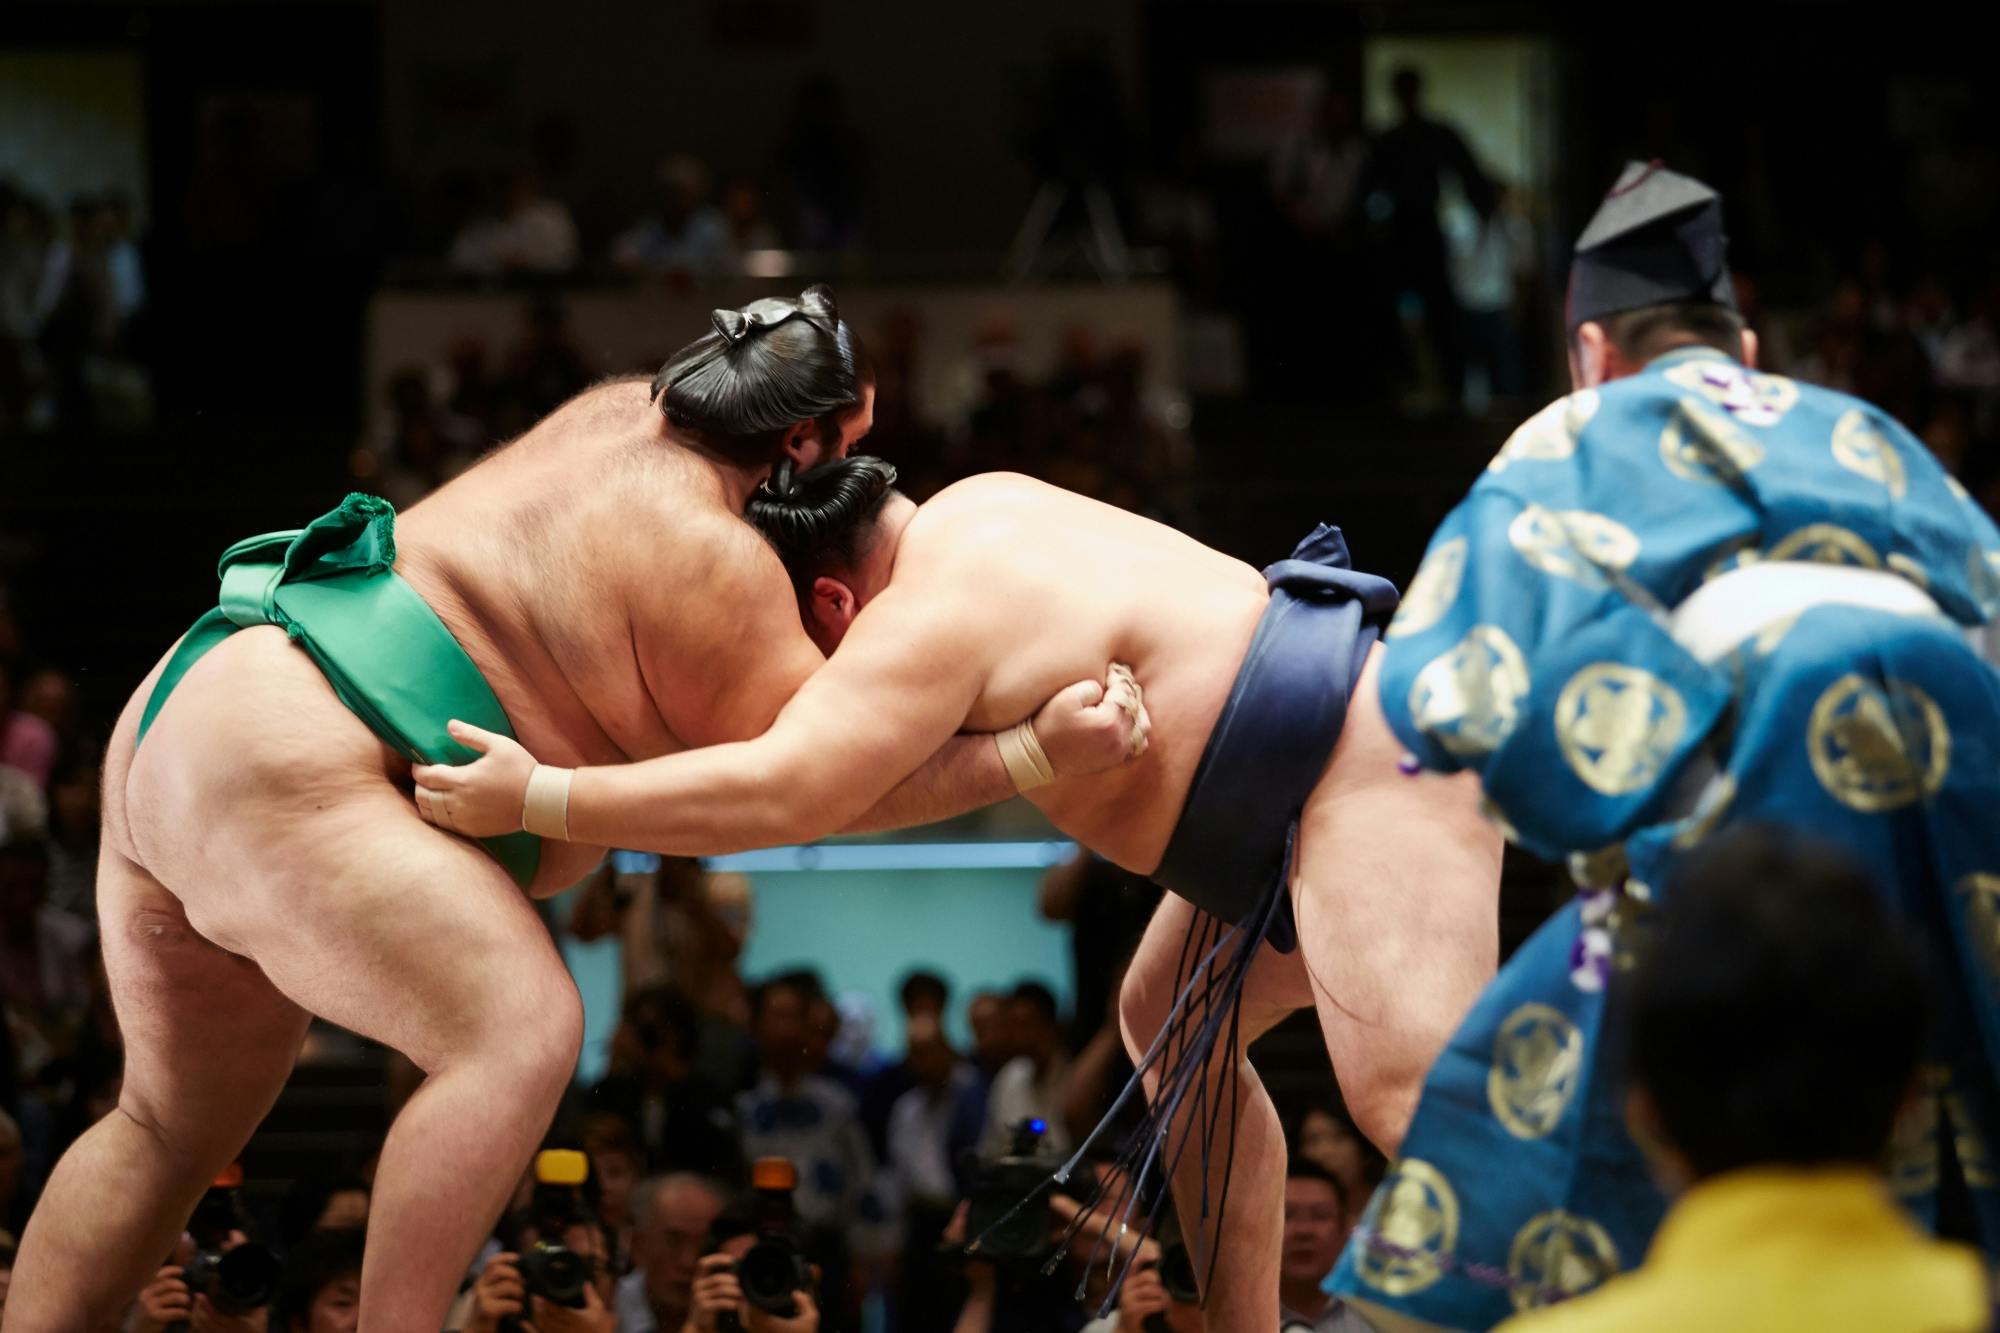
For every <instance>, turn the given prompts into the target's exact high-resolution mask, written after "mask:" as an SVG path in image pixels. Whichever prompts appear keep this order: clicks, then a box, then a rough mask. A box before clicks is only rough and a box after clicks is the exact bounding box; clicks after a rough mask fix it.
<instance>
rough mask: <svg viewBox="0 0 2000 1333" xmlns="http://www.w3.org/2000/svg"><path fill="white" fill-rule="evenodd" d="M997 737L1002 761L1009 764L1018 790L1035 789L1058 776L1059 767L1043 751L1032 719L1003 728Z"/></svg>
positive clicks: (1008, 770) (1011, 775)
mask: <svg viewBox="0 0 2000 1333" xmlns="http://www.w3.org/2000/svg"><path fill="white" fill-rule="evenodd" d="M993 739H994V741H995V742H997V743H998V744H999V746H1000V762H1001V763H1003V764H1005V765H1006V766H1007V776H1008V777H1010V778H1012V779H1014V790H1015V791H1032V790H1033V789H1034V788H1036V787H1046V786H1048V785H1049V784H1050V783H1051V782H1054V781H1055V780H1056V770H1055V768H1054V766H1053V765H1051V764H1050V763H1049V757H1048V755H1047V754H1045V753H1043V751H1042V743H1041V741H1040V740H1039V739H1037V738H1036V736H1035V724H1034V722H1033V721H1032V720H1030V721H1027V722H1023V723H1022V724H1021V725H1020V726H1018V727H1014V728H1012V729H1011V730H1008V731H1003V732H1000V733H998V734H997V735H995V736H994V738H993Z"/></svg>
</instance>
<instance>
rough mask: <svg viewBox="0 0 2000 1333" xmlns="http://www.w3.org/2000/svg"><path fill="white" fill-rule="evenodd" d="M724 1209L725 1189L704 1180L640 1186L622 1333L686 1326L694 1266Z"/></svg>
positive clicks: (684, 1176) (674, 1178) (658, 1179)
mask: <svg viewBox="0 0 2000 1333" xmlns="http://www.w3.org/2000/svg"><path fill="white" fill-rule="evenodd" d="M723 1204H724V1197H723V1187H722V1186H721V1185H720V1184H718V1183H717V1182H715V1181H713V1180H711V1179H709V1178H708V1177H706V1176H698V1175H693V1174H690V1173H686V1172H683V1173H679V1174H675V1175H670V1176H655V1177H653V1178H652V1179H650V1180H646V1181H642V1182H641V1183H640V1185H639V1188H638V1189H637V1190H636V1191H635V1192H634V1193H633V1197H632V1213H633V1216H634V1218H635V1219H636V1220H637V1226H636V1227H635V1229H634V1231H633V1235H632V1261H633V1265H634V1267H633V1270H632V1272H631V1273H630V1274H629V1275H627V1276H626V1277H625V1278H624V1279H622V1280H621V1281H620V1282H619V1283H618V1301H617V1311H618V1333H678V1330H679V1329H680V1328H681V1326H682V1325H683V1324H685V1323H686V1322H687V1318H688V1314H689V1311H690V1310H691V1309H692V1308H693V1300H694V1298H693V1291H694V1277H695V1266H696V1264H697V1262H698V1261H699V1260H700V1258H701V1255H702V1251H703V1249H704V1246H705V1245H706V1242H707V1239H708V1231H709V1228H710V1227H711V1226H713V1225H714V1224H715V1219H716V1217H717V1216H718V1215H719V1214H720V1213H721V1212H722V1208H723Z"/></svg>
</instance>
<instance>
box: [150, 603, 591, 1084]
mask: <svg viewBox="0 0 2000 1333" xmlns="http://www.w3.org/2000/svg"><path fill="white" fill-rule="evenodd" d="M259 638H261V640H262V641H261V642H258V641H257V640H258V639H259ZM245 640H250V641H251V642H250V643H249V644H248V645H246V646H245V647H243V648H241V649H239V648H238V645H239V644H240V643H242V642H243V641H245ZM225 654H230V655H231V656H230V657H225V656H224V655H225ZM217 659H221V660H220V662H219V663H218V664H217V669H216V670H215V671H213V672H210V673H209V674H208V675H207V676H205V677H204V676H203V674H202V673H203V672H204V671H206V670H207V669H208V668H209V667H210V665H211V662H215V661H216V660H217ZM125 794H126V809H127V811H128V813H129V814H130V818H131V825H132V830H133V841H134V843H135V844H136V845H137V847H138V848H139V850H140V852H141V854H142V855H143V857H144V860H145V863H146V865H147V867H148V869H150V870H151V871H152V872H153V873H154V874H155V875H157V876H158V878H159V880H160V882H161V883H162V884H164V885H165V886H166V888H167V889H168V890H170V891H171V892H172V893H173V894H174V896H175V897H177V898H178V899H179V900H180V901H181V903H182V904H183V906H184V908H185V910H186V914H187V919H188V921H189V922H190V923H191V924H192V925H193V927H194V928H195V930H197V931H198V932H199V933H200V934H201V935H202V936H204V937H205V938H206V939H208V940H210V941H212V942H214V943H216V944H218V945H220V946H221V947H223V948H225V949H228V950H230V951H232V952H234V953H238V954H242V955H244V956H245V957H247V958H250V959H252V960H254V961H255V962H256V964H257V966H258V967H259V968H260V969H261V970H262V971H263V973H264V975H265V976H266V977H268V978H269V979H270V981H271V982H272V984H273V985H275V986H276V987H277V988H278V989H279V990H280V991H282V992H283V993H284V994H285V995H286V996H287V997H289V998H290V999H291V1000H293V1001H294V1002H296V1003H298V1004H299V1005H302V1006H303V1007H305V1008H306V1009H308V1010H310V1011H311V1012H313V1013H315V1014H318V1015H320V1016H321V1017H323V1018H326V1019H328V1020H330V1021H332V1022H335V1023H339V1024H341V1025H342V1026H344V1027H347V1028H350V1029H352V1030H354V1031H356V1032H359V1033H361V1034H362V1035H364V1036H367V1037H371V1038H373V1039H375V1040H378V1041H381V1042H383V1043H385V1044H387V1045H390V1046H393V1047H394V1048H396V1049H397V1050H400V1051H402V1052H403V1053H404V1054H405V1055H408V1056H409V1057H410V1058H411V1059H412V1060H414V1061H415V1062H416V1063H417V1064H418V1065H419V1066H421V1067H423V1068H425V1069H435V1068H437V1067H438V1066H439V1065H440V1064H441V1063H443V1062H445V1061H447V1060H449V1059H450V1058H452V1057H453V1056H454V1055H456V1054H459V1053H462V1052H464V1051H466V1050H468V1049H470V1048H471V1047H473V1046H477V1045H480V1044H498V1045H502V1046H509V1045H510V1044H511V1047H512V1048H513V1049H516V1050H519V1051H520V1052H521V1053H522V1054H524V1055H532V1054H533V1052H532V1050H531V1049H530V1048H533V1047H535V1046H537V1045H548V1044H551V1043H553V1044H554V1045H555V1046H560V1045H562V1044H565V1043H567V1042H569V1041H570V1040H571V1037H572V1034H571V1031H570V1030H571V1029H572V1028H574V1027H576V1025H577V1024H579V1023H580V1017H578V1001H577V997H576V988H575V986H574V985H573V984H572V983H571V982H570V980H569V975H568V973H567V971H566V970H565V969H564V968H563V965H562V960H561V958H560V956H559V955H558V954H557V953H556V950H555V946H554V943H553V941H551V940H550V938H549V935H548V932H547V931H546V930H545V929H544V928H543V927H542V924H541V921H540V919H539V918H538V917H537V916H536V915H535V913H534V910H533V908H532V907H531V906H530V904H529V902H528V899H527V897H526V896H525V895H524V894H522V892H521V891H520V890H519V889H518V888H517V887H516V886H515V885H514V883H513V881H512V880H511V879H510V878H508V876H507V874H506V873H505V872H504V871H503V870H501V868H500V867H499V865H498V863H496V862H495V861H494V860H493V859H492V857H490V856H489V855H487V854H486V852H484V851H483V850H481V849H480V848H479V847H478V846H477V845H475V844H473V843H471V842H468V841H466V840H464V839H461V838H458V837H456V836H454V835H451V834H448V833H444V832H441V831H439V830H437V829H434V828H432V827H431V826H429V825H428V824H425V823H424V822H423V820H422V819H420V818H419V817H418V816H417V812H416V807H415V806H414V805H413V804H412V803H411V801H410V800H409V799H408V798H407V797H406V796H405V795H404V794H403V793H402V792H401V791H400V790H399V789H398V787H397V786H396V785H394V784H393V783H392V782H391V780H390V775H389V769H388V767H387V765H386V763H385V752H384V750H383V748H382V746H381V744H380V742H379V741H377V740H376V739H375V738H374V737H373V736H372V735H371V734H369V733H368V731H367V730H366V728H365V727H363V726H362V725H361V724H360V722H359V721H358V720H357V719H356V718H354V716H353V715H352V714H350V713H348V712H347V710H346V709H345V708H343V707H341V706H340V704H339V702H338V701H337V700H336V699H334V697H333V695H332V692H331V691H330V690H329V689H328V688H327V686H326V683H325V681H324V679H323V678H321V677H320V675H319V673H318V671H317V670H316V669H315V668H313V667H312V665H311V663H310V662H308V661H307V660H306V658H305V656H304V654H302V653H299V652H298V651H297V650H296V649H294V648H291V647H290V645H287V644H286V643H285V642H284V639H283V636H282V635H276V636H275V638H273V637H271V636H263V635H260V632H258V631H245V632H244V633H242V634H239V635H236V636H235V637H234V638H232V639H231V640H229V641H228V642H227V643H225V644H223V645H222V646H220V647H218V648H217V649H215V650H214V652H212V653H211V654H210V655H209V657H208V658H205V659H203V661H202V662H201V663H200V664H199V665H198V666H197V667H196V668H195V670H194V671H192V672H190V673H189V675H188V677H187V678H186V680H184V681H183V682H182V684H181V686H180V688H179V690H177V691H176V693H175V695H174V697H173V699H172V700H171V701H170V702H169V704H168V706H167V708H166V709H164V710H163V711H162V712H161V714H160V716H159V720H158V721H157V722H156V723H155V725H154V728H153V730H152V732H151V733H150V734H149V735H148V736H147V739H146V743H145V745H144V746H142V747H141V748H140V750H139V752H138V754H137V756H136V758H135V759H134V761H133V764H132V767H131V771H130V774H129V775H128V778H127V783H126V793H125ZM510 1025H511V1026H512V1028H513V1035H512V1037H511V1038H510V1037H509V1035H508V1033H509V1027H510ZM542 1054H544V1055H550V1054H553V1052H543V1053H542Z"/></svg>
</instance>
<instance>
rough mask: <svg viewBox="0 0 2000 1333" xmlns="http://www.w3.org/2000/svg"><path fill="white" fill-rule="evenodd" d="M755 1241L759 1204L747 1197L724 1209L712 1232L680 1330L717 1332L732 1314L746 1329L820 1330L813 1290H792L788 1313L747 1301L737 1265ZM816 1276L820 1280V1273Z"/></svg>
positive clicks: (755, 1332) (779, 1332) (767, 1332)
mask: <svg viewBox="0 0 2000 1333" xmlns="http://www.w3.org/2000/svg"><path fill="white" fill-rule="evenodd" d="M756 1244H757V1212H756V1204H755V1202H754V1201H752V1200H743V1201H740V1202H738V1203H737V1204H734V1205H732V1206H730V1207H728V1208H725V1209H724V1210H723V1211H722V1214H721V1216H719V1217H717V1218H716V1219H715V1225H714V1227H713V1228H712V1229H711V1230H710V1232H709V1250H710V1253H708V1254H706V1255H704V1256H703V1257H702V1259H701V1262H700V1263H699V1264H698V1265H697V1266H696V1269H695V1282H694V1305H693V1308H692V1309H690V1310H689V1311H688V1317H687V1322H686V1323H685V1324H683V1325H681V1333H716V1330H718V1329H720V1328H721V1327H722V1316H724V1315H734V1316H735V1318H736V1327H737V1328H738V1329H740V1330H742V1331H743V1333H819V1306H818V1305H817V1304H816V1303H815V1301H814V1299H813V1293H812V1292H811V1291H809V1290H796V1291H794V1292H793V1293H792V1312H791V1313H790V1314H789V1315H787V1314H778V1313H773V1312H771V1311H768V1310H760V1309H757V1308H756V1307H755V1306H753V1305H751V1304H750V1303H749V1301H747V1300H745V1299H744V1292H743V1282H742V1280H741V1279H740V1278H739V1277H738V1276H737V1273H736V1266H737V1265H738V1264H739V1263H741V1262H742V1260H743V1256H744V1255H746V1254H748V1253H750V1251H751V1249H752V1248H753V1247H754V1246H755V1245H756ZM813 1277H814V1278H815V1279H817V1277H818V1273H817V1271H815V1272H814V1274H813Z"/></svg>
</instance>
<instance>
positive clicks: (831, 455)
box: [784, 418, 840, 472]
mask: <svg viewBox="0 0 2000 1333" xmlns="http://www.w3.org/2000/svg"><path fill="white" fill-rule="evenodd" d="M784 448H785V457H787V458H789V459H791V460H792V466H793V468H794V469H796V470H797V471H800V472H807V471H810V470H811V469H813V468H816V467H818V466H819V465H820V464H821V463H830V462H832V461H833V460H834V459H836V458H838V457H840V437H839V436H838V435H837V434H836V435H835V436H834V437H833V438H832V439H828V438H827V430H826V420H825V418H815V419H813V420H811V421H794V422H793V423H792V424H791V425H789V426H787V427H785V445H784Z"/></svg>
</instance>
